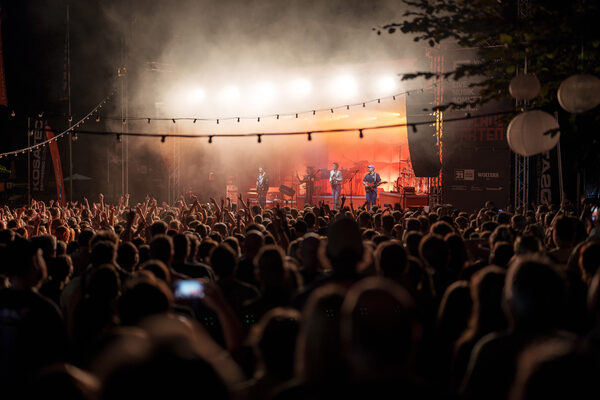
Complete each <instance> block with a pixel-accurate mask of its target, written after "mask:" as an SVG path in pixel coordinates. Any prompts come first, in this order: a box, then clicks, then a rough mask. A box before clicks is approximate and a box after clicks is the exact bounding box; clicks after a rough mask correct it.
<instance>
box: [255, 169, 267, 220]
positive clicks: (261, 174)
mask: <svg viewBox="0 0 600 400" xmlns="http://www.w3.org/2000/svg"><path fill="white" fill-rule="evenodd" d="M268 192H269V175H267V173H266V172H265V170H264V169H263V167H258V177H257V178H256V193H257V194H258V204H259V205H260V207H261V208H262V209H263V210H264V209H265V208H266V207H267V193H268Z"/></svg>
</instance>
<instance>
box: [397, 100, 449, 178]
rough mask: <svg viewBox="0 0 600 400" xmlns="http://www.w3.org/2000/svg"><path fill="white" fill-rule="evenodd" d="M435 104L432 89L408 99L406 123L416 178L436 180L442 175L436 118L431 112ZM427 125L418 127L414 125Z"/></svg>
mask: <svg viewBox="0 0 600 400" xmlns="http://www.w3.org/2000/svg"><path fill="white" fill-rule="evenodd" d="M433 103H434V94H433V90H432V89H426V90H424V91H423V92H422V93H418V92H417V93H414V94H412V93H411V95H410V96H407V97H406V123H407V125H408V133H407V136H408V150H409V152H410V161H411V163H412V167H413V171H414V173H415V177H417V178H421V177H430V178H434V177H436V176H438V175H439V174H440V169H441V168H442V163H441V162H440V149H439V147H438V146H437V144H436V143H437V142H436V136H435V116H434V115H433V112H432V111H431V108H432V104H433ZM423 122H425V123H427V124H422V125H421V124H420V125H418V126H416V125H413V127H414V128H416V129H413V128H411V124H413V123H423Z"/></svg>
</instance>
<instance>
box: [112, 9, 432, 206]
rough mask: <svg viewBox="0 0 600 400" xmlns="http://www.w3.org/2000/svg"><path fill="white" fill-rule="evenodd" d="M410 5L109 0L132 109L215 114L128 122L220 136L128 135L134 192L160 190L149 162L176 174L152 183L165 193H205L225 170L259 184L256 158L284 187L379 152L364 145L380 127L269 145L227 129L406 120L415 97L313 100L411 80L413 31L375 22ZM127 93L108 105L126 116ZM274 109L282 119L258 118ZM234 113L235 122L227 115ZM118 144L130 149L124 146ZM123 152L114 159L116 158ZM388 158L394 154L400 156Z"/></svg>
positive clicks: (359, 95) (390, 88)
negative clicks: (386, 30)
mask: <svg viewBox="0 0 600 400" xmlns="http://www.w3.org/2000/svg"><path fill="white" fill-rule="evenodd" d="M402 7H403V6H402V5H401V4H399V3H398V2H396V1H391V0H386V1H383V0H375V1H369V2H365V1H358V0H351V1H348V0H331V1H317V0H295V1H285V2H284V1H279V0H259V1H248V2H240V1H233V0H224V1H219V2H207V1H204V2H198V1H191V0H179V1H135V0H132V1H130V2H125V3H114V4H112V5H111V4H108V5H105V6H103V12H104V13H105V15H106V16H107V17H108V19H109V21H111V23H112V24H114V25H115V26H116V27H118V29H117V31H118V32H120V34H121V36H122V37H123V38H124V40H125V42H124V47H123V50H124V57H125V58H126V60H127V63H126V64H127V67H128V69H129V74H128V77H127V80H128V81H127V87H128V92H127V104H128V115H129V116H132V117H135V116H138V117H150V118H160V117H193V118H195V117H198V118H211V119H212V120H211V121H205V122H203V121H198V122H197V123H195V124H193V123H192V122H191V121H189V122H181V121H178V122H177V123H176V124H173V123H171V122H168V121H162V122H159V121H152V122H151V123H150V124H148V123H146V121H138V122H134V121H128V122H127V126H126V129H128V130H130V131H143V132H151V133H157V134H159V135H160V134H164V133H167V134H168V133H195V134H198V135H200V134H211V135H215V137H214V139H213V143H212V144H211V145H209V144H208V140H207V139H201V140H195V139H194V140H192V139H181V140H176V139H169V138H167V140H166V141H165V143H161V142H160V140H159V139H158V137H157V139H148V138H129V139H126V140H127V147H128V152H129V159H130V162H129V174H128V176H129V186H130V190H129V191H130V192H132V193H133V194H134V195H135V196H138V195H140V196H141V195H142V193H141V191H143V190H144V189H148V188H153V187H154V186H153V185H154V184H153V183H151V182H150V183H149V182H147V181H146V180H147V179H148V178H150V176H149V175H146V174H147V173H150V172H149V171H151V170H152V171H154V173H153V175H154V176H157V174H159V175H161V176H162V178H163V179H165V178H166V179H168V180H169V184H168V185H167V186H168V187H166V188H165V185H161V186H160V188H157V189H155V190H154V191H155V192H156V196H157V197H161V198H162V199H167V198H168V199H172V197H173V195H174V190H175V191H177V190H178V191H183V190H186V189H190V188H191V189H194V190H202V188H203V182H205V181H207V180H208V179H209V177H210V179H212V178H214V177H215V176H217V178H216V179H220V180H223V181H227V182H229V183H235V184H236V185H237V186H239V188H240V190H242V192H245V191H246V189H247V188H248V187H250V186H253V184H254V178H255V174H256V168H257V167H258V165H264V166H265V168H267V169H268V170H269V172H270V173H271V175H272V177H273V178H275V179H273V181H272V185H273V184H276V185H279V184H284V183H291V182H292V177H293V176H295V172H296V171H298V172H299V173H300V175H302V173H303V171H304V169H305V167H306V166H307V165H312V166H314V167H316V168H330V165H329V163H330V162H331V161H333V159H332V158H335V159H337V161H338V162H340V165H341V166H342V167H348V168H350V167H354V165H355V163H356V162H357V161H360V160H363V161H364V160H370V162H376V161H378V160H376V159H373V157H374V156H375V153H374V152H373V151H371V154H360V148H361V146H363V147H364V146H366V148H368V146H367V145H366V142H367V140H374V139H373V136H374V135H376V134H375V133H373V134H371V135H370V136H371V139H367V140H365V141H360V140H359V139H358V133H355V134H353V133H347V134H340V135H339V138H340V139H339V142H337V140H338V139H337V138H329V139H325V138H322V137H321V135H314V136H313V140H312V141H310V142H309V141H307V138H306V137H305V136H301V137H293V138H292V137H278V138H267V137H264V138H263V140H262V143H261V144H258V143H257V140H256V137H254V138H248V139H223V138H219V137H218V135H219V133H252V132H282V131H310V130H315V129H324V128H325V129H327V128H337V127H359V126H375V125H383V124H394V123H402V122H405V106H404V103H403V102H400V101H396V102H392V101H388V100H384V101H383V102H382V104H378V105H377V107H374V106H373V105H370V106H368V108H366V109H358V110H357V109H356V108H353V109H351V110H336V111H335V113H327V112H324V113H318V114H317V115H312V114H310V110H313V109H319V108H323V107H330V106H343V105H344V104H352V103H356V102H362V101H364V100H368V99H375V98H379V97H382V98H383V97H386V96H391V95H392V94H395V93H399V92H402V91H405V90H408V89H411V87H410V86H407V83H406V82H402V81H401V80H400V77H399V74H401V73H404V72H413V71H414V70H415V65H414V62H415V60H416V56H415V54H420V52H421V51H422V50H421V49H419V48H418V47H416V45H415V44H414V42H412V40H411V39H410V38H407V37H404V36H402V35H388V34H383V35H381V36H378V35H377V34H376V33H375V32H374V31H373V30H372V28H374V27H377V26H381V25H383V24H386V23H389V22H393V21H395V20H397V19H398V18H400V16H401V15H402V13H403V11H404V10H403V8H402ZM113 61H114V58H113ZM413 86H414V84H413ZM119 101H120V98H119V99H118V100H117V101H116V102H115V103H114V104H113V108H112V109H109V111H107V112H108V113H109V114H112V116H116V117H118V116H120V112H121V108H120V103H119ZM359 108H360V107H359ZM297 111H309V113H307V114H301V115H300V116H299V118H295V117H294V116H291V117H290V116H284V115H283V114H286V113H295V112H297ZM267 114H273V115H275V114H281V117H280V118H279V119H277V118H276V117H274V116H272V117H269V118H264V117H263V118H262V119H261V121H260V122H259V121H258V120H254V118H256V117H257V116H260V115H263V116H264V115H267ZM228 117H230V118H234V119H233V120H224V119H223V118H228ZM237 117H240V118H241V121H240V122H239V123H238V122H237V119H236V118H237ZM244 117H248V119H244ZM217 119H220V120H219V122H218V123H217ZM122 128H123V126H122V122H121V121H120V120H115V121H112V122H111V123H109V124H108V129H109V130H112V131H120V130H121V129H122ZM405 132H406V130H405V129H399V130H397V132H396V133H397V135H398V138H395V139H394V140H393V145H394V146H400V148H397V149H396V150H394V151H395V152H396V153H397V156H396V157H395V162H396V163H398V162H399V160H401V159H405V158H408V157H407V154H408V148H407V146H404V150H402V149H401V147H402V145H403V144H404V143H405V142H406V139H405V134H406V133H405ZM327 136H332V134H329V135H327ZM159 137H160V136H159ZM388 143H390V142H388ZM340 144H343V145H344V146H346V147H344V146H341V145H340ZM383 145H385V143H383ZM113 146H114V148H115V151H117V152H119V153H120V151H121V146H120V145H114V144H113ZM348 146H350V147H351V148H350V147H348ZM342 148H344V150H343V151H341V150H340V149H342ZM404 152H405V153H406V154H402V153H404ZM396 153H395V154H396ZM120 157H121V156H120V155H118V156H116V157H113V158H114V159H116V160H117V161H118V159H119V158H120ZM386 159H387V162H394V160H392V159H391V155H388V156H386ZM365 162H366V161H365ZM363 164H364V162H363ZM394 168H396V167H394ZM396 169H397V168H396ZM174 174H175V175H177V176H176V177H175V176H174ZM150 175H152V173H150ZM390 179H391V175H390ZM221 186H223V185H221ZM138 191H140V193H137V192H138ZM161 191H162V192H161Z"/></svg>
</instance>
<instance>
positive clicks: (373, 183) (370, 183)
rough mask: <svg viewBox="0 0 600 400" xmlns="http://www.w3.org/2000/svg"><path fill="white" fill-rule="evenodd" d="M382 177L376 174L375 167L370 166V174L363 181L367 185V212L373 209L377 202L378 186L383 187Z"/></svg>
mask: <svg viewBox="0 0 600 400" xmlns="http://www.w3.org/2000/svg"><path fill="white" fill-rule="evenodd" d="M382 183H385V182H381V177H380V176H379V174H378V173H377V172H375V166H374V165H369V172H367V174H366V175H365V177H364V179H363V185H365V193H366V195H367V210H370V209H371V206H374V205H375V203H376V202H377V186H379V185H381V184H382Z"/></svg>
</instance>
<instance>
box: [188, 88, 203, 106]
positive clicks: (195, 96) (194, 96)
mask: <svg viewBox="0 0 600 400" xmlns="http://www.w3.org/2000/svg"><path fill="white" fill-rule="evenodd" d="M205 97H206V93H205V92H204V90H202V89H200V88H195V89H192V90H191V91H190V92H189V94H188V100H189V101H190V103H199V102H201V101H202V100H204V98H205Z"/></svg>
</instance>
